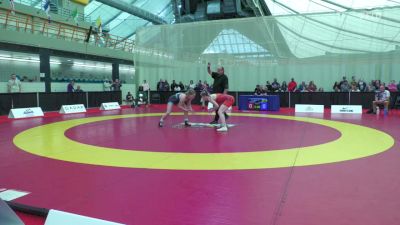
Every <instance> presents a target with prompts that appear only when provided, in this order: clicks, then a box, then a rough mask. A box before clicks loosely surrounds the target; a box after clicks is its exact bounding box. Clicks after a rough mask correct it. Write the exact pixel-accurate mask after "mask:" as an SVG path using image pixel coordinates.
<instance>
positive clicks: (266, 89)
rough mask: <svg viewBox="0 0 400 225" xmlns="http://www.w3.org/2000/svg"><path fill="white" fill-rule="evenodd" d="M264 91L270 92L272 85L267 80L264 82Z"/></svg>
mask: <svg viewBox="0 0 400 225" xmlns="http://www.w3.org/2000/svg"><path fill="white" fill-rule="evenodd" d="M264 92H265V93H267V92H272V85H271V84H270V83H269V81H267V83H266V84H265V87H264Z"/></svg>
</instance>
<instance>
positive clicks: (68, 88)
mask: <svg viewBox="0 0 400 225" xmlns="http://www.w3.org/2000/svg"><path fill="white" fill-rule="evenodd" d="M74 85H75V81H74V80H71V81H70V82H69V84H68V86H67V92H74V91H75V88H74Z"/></svg>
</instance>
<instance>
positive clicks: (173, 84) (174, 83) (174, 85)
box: [170, 80, 178, 91]
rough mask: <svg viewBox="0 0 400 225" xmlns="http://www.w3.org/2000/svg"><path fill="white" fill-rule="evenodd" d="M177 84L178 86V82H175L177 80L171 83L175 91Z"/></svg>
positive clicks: (172, 89)
mask: <svg viewBox="0 0 400 225" xmlns="http://www.w3.org/2000/svg"><path fill="white" fill-rule="evenodd" d="M176 86H178V84H177V83H176V82H175V80H172V83H171V86H170V87H171V91H175V87H176Z"/></svg>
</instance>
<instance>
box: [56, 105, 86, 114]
mask: <svg viewBox="0 0 400 225" xmlns="http://www.w3.org/2000/svg"><path fill="white" fill-rule="evenodd" d="M84 112H86V108H85V106H84V105H83V104H77V105H62V106H61V109H60V113H61V114H70V113H84Z"/></svg>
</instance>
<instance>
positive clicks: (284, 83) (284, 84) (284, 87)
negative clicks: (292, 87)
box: [280, 81, 288, 92]
mask: <svg viewBox="0 0 400 225" xmlns="http://www.w3.org/2000/svg"><path fill="white" fill-rule="evenodd" d="M280 90H281V91H283V92H286V91H287V90H288V86H287V84H286V81H283V82H282V86H281V88H280Z"/></svg>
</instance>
